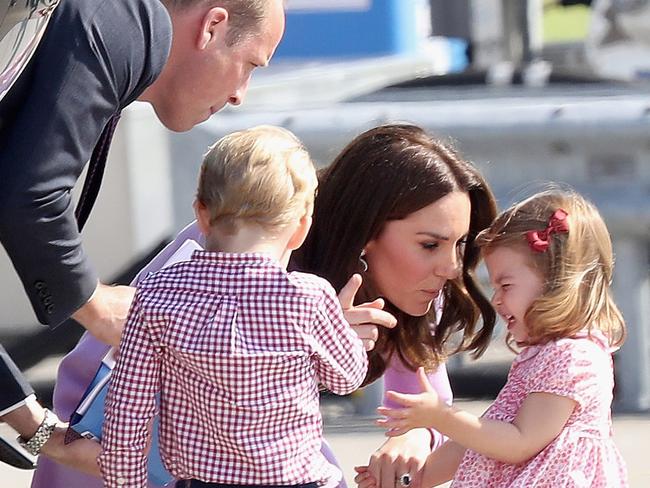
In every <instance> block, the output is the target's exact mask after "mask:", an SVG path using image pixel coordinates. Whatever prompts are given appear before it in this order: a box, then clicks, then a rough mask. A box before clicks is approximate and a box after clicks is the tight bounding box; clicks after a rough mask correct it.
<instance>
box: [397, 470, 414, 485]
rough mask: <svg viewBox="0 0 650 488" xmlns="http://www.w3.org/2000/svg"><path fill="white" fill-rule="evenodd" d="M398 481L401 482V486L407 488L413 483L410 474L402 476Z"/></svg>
mask: <svg viewBox="0 0 650 488" xmlns="http://www.w3.org/2000/svg"><path fill="white" fill-rule="evenodd" d="M397 481H398V482H399V485H400V486H402V487H404V488H407V487H408V486H410V485H411V481H412V479H411V475H410V474H409V473H404V474H403V475H402V476H400V477H399V478H397Z"/></svg>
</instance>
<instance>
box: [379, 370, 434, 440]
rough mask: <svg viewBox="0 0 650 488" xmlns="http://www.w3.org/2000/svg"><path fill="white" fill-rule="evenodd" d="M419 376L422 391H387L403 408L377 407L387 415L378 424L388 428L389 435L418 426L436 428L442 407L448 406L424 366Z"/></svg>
mask: <svg viewBox="0 0 650 488" xmlns="http://www.w3.org/2000/svg"><path fill="white" fill-rule="evenodd" d="M417 377H418V382H419V383H420V387H421V388H422V393H418V394H415V395H413V394H406V393H397V392H395V391H389V392H386V398H387V399H388V400H390V401H392V402H394V403H397V404H398V405H401V408H388V407H379V408H378V409H377V413H379V415H383V416H384V417H386V418H383V419H379V420H377V425H379V426H380V427H384V428H385V429H387V431H386V435H387V436H390V437H394V436H399V435H402V434H405V433H406V432H408V431H409V430H411V429H415V428H417V427H433V428H435V427H436V425H435V424H436V419H437V418H438V415H439V413H440V411H441V409H443V408H446V407H447V406H446V405H445V403H444V402H442V401H441V400H440V397H439V396H438V394H437V393H436V391H435V390H434V389H433V386H431V383H429V379H428V378H427V374H426V373H425V372H424V368H422V367H420V368H418V371H417Z"/></svg>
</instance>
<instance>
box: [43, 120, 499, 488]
mask: <svg viewBox="0 0 650 488" xmlns="http://www.w3.org/2000/svg"><path fill="white" fill-rule="evenodd" d="M319 179H320V183H319V189H318V194H317V196H316V201H315V208H314V220H313V225H312V230H311V231H310V234H309V236H308V237H307V241H306V242H305V244H304V245H303V247H302V248H301V250H300V252H299V253H297V254H296V256H295V259H294V261H293V266H294V268H296V269H299V270H301V271H305V272H310V273H314V274H317V275H321V276H323V277H324V278H326V279H327V280H328V281H330V282H331V283H332V284H333V285H334V288H335V289H336V290H338V291H339V300H340V301H341V303H342V305H343V309H344V313H345V318H346V319H347V321H348V322H349V323H350V324H351V325H352V327H353V328H354V329H355V331H356V333H357V334H358V335H359V337H361V339H362V340H363V341H364V344H365V346H366V349H367V350H368V351H370V363H371V366H370V371H369V376H368V377H367V378H366V380H365V383H366V384H368V383H370V382H372V381H374V380H375V379H377V378H379V377H380V376H382V375H383V377H384V388H385V389H386V390H394V391H399V392H402V393H416V392H419V391H420V385H419V383H418V380H417V377H416V374H415V371H416V370H417V368H418V367H420V366H424V367H425V368H426V370H427V372H428V378H429V381H430V382H431V384H432V386H433V388H434V389H435V390H436V392H437V393H438V394H439V395H440V398H441V399H442V400H443V401H445V402H447V403H451V401H452V392H451V387H450V385H449V379H448V377H447V371H446V368H445V363H444V362H445V358H446V356H447V354H449V353H451V352H455V351H456V350H457V349H460V350H468V351H472V352H475V353H476V354H480V353H482V352H483V350H484V349H485V348H486V347H487V345H488V342H489V340H490V337H491V334H492V329H493V327H494V323H495V315H494V312H493V311H492V308H491V307H490V304H489V301H488V300H487V299H486V298H485V297H484V296H483V295H482V294H481V292H480V290H479V288H478V286H477V285H476V283H475V281H474V278H473V271H474V269H475V267H476V264H477V261H478V251H477V249H476V248H475V246H474V237H475V236H476V235H477V234H478V232H480V231H481V230H482V229H484V228H485V227H487V226H488V225H489V224H490V222H491V221H492V219H493V218H494V216H495V215H496V206H495V202H494V198H493V196H492V193H491V191H490V190H489V188H488V186H487V184H486V183H485V181H484V180H483V178H482V177H481V176H480V174H479V173H478V172H477V170H476V169H475V168H474V167H473V166H472V165H471V164H470V163H468V162H466V161H465V160H463V159H462V158H461V157H460V156H459V155H458V154H457V153H456V152H455V151H454V150H453V149H452V148H450V147H448V146H447V145H445V144H443V143H442V142H440V141H437V140H435V139H433V138H432V137H430V136H429V135H428V134H426V133H425V132H424V131H423V130H422V129H420V128H418V127H415V126H410V125H387V126H382V127H378V128H375V129H371V130H369V131H367V132H365V133H364V134H361V135H360V136H359V137H357V138H356V139H355V140H353V141H352V142H351V143H350V144H349V145H348V146H347V147H346V148H345V149H344V150H343V151H342V152H341V154H340V155H339V156H338V157H337V158H336V160H335V161H334V163H333V164H332V165H331V166H330V167H329V168H328V169H326V170H325V171H324V172H323V173H321V175H320V178H319ZM187 239H194V240H196V241H197V242H199V243H202V240H201V237H200V232H199V229H198V228H197V226H196V224H195V223H192V224H190V225H189V226H188V227H186V228H185V229H183V230H182V231H181V232H180V233H179V234H178V236H177V237H176V238H175V239H174V241H173V242H172V243H171V244H169V245H168V246H167V247H166V248H165V249H164V250H163V251H162V252H161V253H160V254H159V255H158V256H157V257H156V258H154V260H153V261H152V262H151V263H149V264H148V265H147V266H146V267H145V268H144V269H143V270H142V271H141V272H140V273H139V275H138V276H137V277H136V278H135V280H134V283H137V282H139V281H140V280H141V279H143V278H144V277H146V276H147V275H148V274H149V273H150V272H153V271H155V270H158V269H160V267H161V266H162V265H163V264H164V263H165V262H166V261H167V259H168V258H169V257H170V256H171V255H172V254H173V253H174V252H175V251H176V250H177V249H178V248H179V247H180V246H181V245H182V243H183V242H185V241H186V240H187ZM355 274H361V276H362V280H359V277H358V276H356V277H353V278H350V277H351V276H353V275H355ZM357 290H358V292H357ZM437 315H438V316H439V319H438V318H437ZM479 317H482V319H483V320H482V327H481V328H480V329H478V330H477V329H476V323H477V322H478V318H479ZM396 325H397V326H396ZM454 331H461V333H462V335H463V341H462V344H461V346H460V347H459V348H456V349H454V350H452V351H449V350H448V347H449V346H448V344H447V342H448V339H449V337H450V335H451V333H452V332H454ZM107 350H108V346H105V345H103V344H102V343H100V342H99V341H97V340H96V339H95V338H93V337H92V336H90V335H89V334H86V335H85V336H84V337H82V339H81V341H80V342H79V344H78V345H77V347H76V348H75V349H74V350H73V351H72V352H71V353H70V354H68V356H66V358H65V359H64V360H63V362H62V363H61V366H60V368H59V374H58V378H57V385H56V388H55V392H54V406H55V409H56V412H57V414H58V415H59V416H60V417H62V418H68V417H69V416H70V415H71V414H72V412H73V410H74V408H75V407H76V406H77V404H78V402H79V399H80V398H81V396H82V395H83V392H84V391H85V389H86V387H87V386H88V384H89V383H90V381H91V379H92V377H93V375H94V374H95V371H96V369H97V367H98V366H99V364H100V362H101V359H102V357H103V356H104V354H105V353H106V352H107ZM444 440H445V439H444V437H443V436H442V435H441V434H439V433H438V432H436V431H435V430H432V429H429V430H427V429H414V430H412V431H410V432H408V433H407V434H405V435H404V436H400V437H394V438H391V439H389V440H387V441H386V442H385V443H384V444H383V445H382V446H380V447H379V448H378V449H377V451H376V452H375V453H373V454H372V455H371V456H370V461H369V469H370V470H371V471H372V473H373V476H374V479H377V480H380V485H381V487H382V488H394V487H395V483H396V479H398V478H400V477H401V476H402V475H404V474H406V473H408V474H409V475H410V476H411V477H412V479H413V483H412V485H411V486H412V487H414V488H415V487H417V485H418V481H419V476H420V472H421V469H422V466H423V465H424V461H425V460H426V458H427V455H428V454H430V452H431V450H432V449H435V448H437V447H438V446H440V445H441V444H442V443H443V442H444ZM323 452H324V453H325V454H326V456H328V459H330V460H331V461H332V462H334V463H335V462H336V461H335V458H334V456H333V453H332V452H331V450H330V449H329V447H328V446H327V445H326V444H325V443H324V444H323ZM98 453H99V449H98ZM98 474H99V472H98ZM357 479H358V481H361V482H362V480H361V479H359V478H357ZM82 486H83V487H84V488H99V487H101V480H100V479H99V478H93V477H92V476H88V475H84V474H81V473H79V472H76V471H73V470H70V469H68V468H65V467H63V466H60V465H57V464H55V463H53V462H51V461H49V460H47V459H43V460H41V462H40V464H39V466H38V468H37V470H36V475H35V476H34V480H33V483H32V487H33V488H46V487H47V488H70V487H82ZM341 486H342V487H344V486H345V482H344V481H342V484H341Z"/></svg>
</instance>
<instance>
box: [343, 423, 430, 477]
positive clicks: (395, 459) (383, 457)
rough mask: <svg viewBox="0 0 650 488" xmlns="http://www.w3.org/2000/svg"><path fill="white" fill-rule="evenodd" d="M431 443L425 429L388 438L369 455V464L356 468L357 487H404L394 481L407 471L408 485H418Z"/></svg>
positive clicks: (428, 433)
mask: <svg viewBox="0 0 650 488" xmlns="http://www.w3.org/2000/svg"><path fill="white" fill-rule="evenodd" d="M430 442H431V433H430V432H429V431H428V430H426V429H415V430H411V431H410V432H408V433H407V434H404V435H402V436H399V437H391V438H390V439H388V440H387V441H386V442H385V443H384V444H382V446H381V447H380V448H379V449H377V451H375V452H374V454H373V455H372V456H370V461H369V462H368V466H358V467H356V468H355V470H356V471H357V475H356V477H355V478H354V481H355V482H356V483H357V485H359V488H396V487H397V488H403V487H402V486H401V485H400V484H399V482H398V481H397V480H398V478H399V477H400V476H402V475H404V474H406V473H408V474H409V475H410V476H411V480H412V481H411V484H410V485H409V488H419V487H420V485H421V480H422V469H423V467H424V463H425V461H426V459H427V456H428V455H429V454H430V453H431V449H430V447H429V445H430Z"/></svg>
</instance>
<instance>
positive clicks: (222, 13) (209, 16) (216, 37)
mask: <svg viewBox="0 0 650 488" xmlns="http://www.w3.org/2000/svg"><path fill="white" fill-rule="evenodd" d="M229 18H230V16H229V14H228V11H227V10H226V9H225V8H223V7H212V8H210V9H208V10H206V11H205V14H204V15H203V16H202V17H201V21H200V22H201V24H200V32H199V36H198V39H197V47H198V48H199V49H206V48H207V47H208V46H209V45H210V43H212V42H215V41H220V40H221V41H225V39H226V34H227V33H228V20H229Z"/></svg>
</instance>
